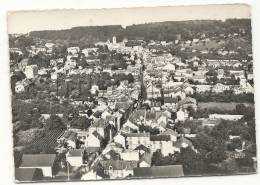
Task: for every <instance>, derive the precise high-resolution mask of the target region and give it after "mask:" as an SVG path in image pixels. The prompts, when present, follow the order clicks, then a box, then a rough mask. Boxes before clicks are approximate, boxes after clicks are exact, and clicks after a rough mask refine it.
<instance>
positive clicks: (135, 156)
mask: <svg viewBox="0 0 260 185" xmlns="http://www.w3.org/2000/svg"><path fill="white" fill-rule="evenodd" d="M120 157H121V159H122V160H124V161H139V152H138V151H136V150H132V151H130V150H125V151H123V152H121V153H120Z"/></svg>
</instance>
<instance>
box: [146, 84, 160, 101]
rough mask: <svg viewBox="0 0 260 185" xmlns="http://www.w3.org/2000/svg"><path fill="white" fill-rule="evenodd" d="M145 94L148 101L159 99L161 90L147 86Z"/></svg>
mask: <svg viewBox="0 0 260 185" xmlns="http://www.w3.org/2000/svg"><path fill="white" fill-rule="evenodd" d="M146 92H147V98H148V99H153V98H159V97H161V89H160V88H158V87H156V86H155V85H153V84H150V85H148V86H147V88H146Z"/></svg>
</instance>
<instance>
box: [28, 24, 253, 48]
mask: <svg viewBox="0 0 260 185" xmlns="http://www.w3.org/2000/svg"><path fill="white" fill-rule="evenodd" d="M241 29H244V30H245V31H246V33H247V35H248V36H249V37H250V38H251V20H250V19H228V20H226V21H224V22H223V21H220V20H196V21H168V22H158V23H147V24H138V25H131V26H127V27H126V28H125V29H124V28H123V27H122V26H121V25H109V26H86V27H74V28H71V29H66V30H48V31H32V32H30V34H29V35H30V36H33V37H38V38H42V39H48V40H58V39H60V40H67V41H84V42H88V43H93V42H96V41H106V40H107V39H111V38H112V37H113V35H115V36H117V40H118V41H120V40H122V38H123V37H127V38H128V39H135V38H136V37H141V38H144V40H166V41H171V40H175V39H176V38H177V35H179V34H181V38H182V39H185V40H186V39H192V38H194V37H197V36H198V35H199V34H202V33H205V34H206V35H207V36H212V35H214V34H217V35H218V34H220V33H227V34H228V33H234V32H239V31H241Z"/></svg>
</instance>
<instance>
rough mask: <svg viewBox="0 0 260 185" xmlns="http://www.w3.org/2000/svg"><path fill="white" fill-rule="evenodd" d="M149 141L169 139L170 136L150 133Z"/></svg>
mask: <svg viewBox="0 0 260 185" xmlns="http://www.w3.org/2000/svg"><path fill="white" fill-rule="evenodd" d="M150 140H151V141H170V140H171V138H170V136H169V135H151V136H150Z"/></svg>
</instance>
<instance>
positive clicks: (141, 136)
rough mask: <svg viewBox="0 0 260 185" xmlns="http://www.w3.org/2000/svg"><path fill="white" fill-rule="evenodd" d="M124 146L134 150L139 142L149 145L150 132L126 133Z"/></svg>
mask: <svg viewBox="0 0 260 185" xmlns="http://www.w3.org/2000/svg"><path fill="white" fill-rule="evenodd" d="M125 136H126V147H128V149H130V150H134V149H135V148H136V147H137V146H139V145H140V144H142V145H144V146H146V147H148V148H149V147H150V133H126V134H125Z"/></svg>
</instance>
